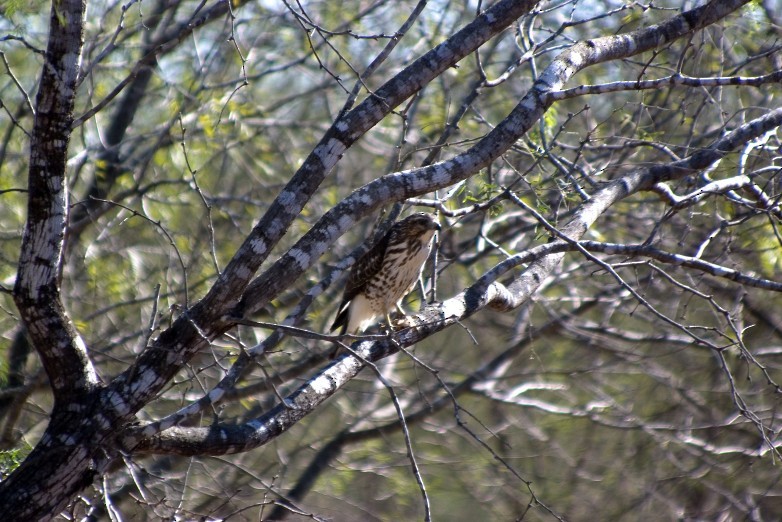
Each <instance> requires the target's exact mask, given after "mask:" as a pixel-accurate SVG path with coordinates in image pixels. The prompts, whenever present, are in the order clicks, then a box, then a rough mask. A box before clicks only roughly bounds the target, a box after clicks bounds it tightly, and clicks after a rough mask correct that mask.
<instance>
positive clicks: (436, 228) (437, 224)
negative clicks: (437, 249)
mask: <svg viewBox="0 0 782 522" xmlns="http://www.w3.org/2000/svg"><path fill="white" fill-rule="evenodd" d="M432 229H434V230H437V231H438V232H439V231H440V230H442V229H443V227H441V226H440V223H438V222H437V221H432Z"/></svg>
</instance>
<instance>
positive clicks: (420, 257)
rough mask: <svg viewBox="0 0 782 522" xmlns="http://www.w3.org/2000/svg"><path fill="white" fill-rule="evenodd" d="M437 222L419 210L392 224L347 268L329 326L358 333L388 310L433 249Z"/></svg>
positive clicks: (410, 284)
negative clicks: (335, 312)
mask: <svg viewBox="0 0 782 522" xmlns="http://www.w3.org/2000/svg"><path fill="white" fill-rule="evenodd" d="M436 230H440V225H439V224H438V223H437V221H435V218H434V216H432V215H431V214H426V213H423V212H419V213H417V214H412V215H410V216H408V217H406V218H405V219H403V220H401V221H398V222H397V223H394V225H393V226H392V227H391V228H390V229H389V231H388V232H387V233H386V235H384V236H383V237H382V239H380V241H378V242H377V244H375V245H374V246H373V247H372V248H371V249H369V251H368V252H367V253H366V254H364V255H363V256H362V257H361V259H359V260H358V261H356V264H354V265H353V268H352V269H351V270H350V275H349V276H348V281H347V284H346V285H345V293H344V295H343V297H342V304H341V305H340V306H339V312H338V313H337V318H336V319H335V320H334V324H332V325H331V331H332V332H333V331H334V330H336V329H337V328H340V327H342V330H341V331H340V334H344V333H346V332H347V333H351V334H355V333H360V332H363V331H364V330H366V329H367V328H368V327H369V326H371V325H372V323H373V322H374V321H375V319H377V318H378V317H381V316H385V318H386V321H387V322H388V325H387V326H388V327H389V328H391V319H390V317H389V313H390V312H391V309H392V308H393V307H394V306H396V307H397V308H399V309H400V311H401V308H400V306H399V303H400V302H401V301H402V299H403V298H404V297H405V296H406V295H407V294H408V293H409V292H410V291H411V290H412V289H413V287H414V286H415V284H416V282H417V281H418V279H419V278H420V277H421V272H422V271H423V268H424V263H426V260H427V258H428V257H429V252H430V251H431V249H432V237H433V236H434V233H435V231H436Z"/></svg>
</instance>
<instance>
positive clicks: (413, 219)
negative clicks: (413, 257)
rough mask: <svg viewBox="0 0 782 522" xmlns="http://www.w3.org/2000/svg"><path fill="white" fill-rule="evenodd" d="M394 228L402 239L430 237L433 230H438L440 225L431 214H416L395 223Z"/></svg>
mask: <svg viewBox="0 0 782 522" xmlns="http://www.w3.org/2000/svg"><path fill="white" fill-rule="evenodd" d="M394 228H395V229H396V230H397V231H398V232H399V233H400V235H401V236H402V237H421V236H428V237H432V234H434V231H435V230H440V223H438V222H437V220H436V219H435V218H434V216H433V215H432V214H427V213H425V212H417V213H415V214H411V215H409V216H407V217H406V218H405V219H403V220H401V221H399V222H398V223H396V224H395V225H394Z"/></svg>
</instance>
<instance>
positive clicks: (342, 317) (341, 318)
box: [329, 305, 350, 335]
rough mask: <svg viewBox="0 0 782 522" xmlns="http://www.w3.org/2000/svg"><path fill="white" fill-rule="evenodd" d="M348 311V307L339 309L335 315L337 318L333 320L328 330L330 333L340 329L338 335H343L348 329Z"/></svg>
mask: <svg viewBox="0 0 782 522" xmlns="http://www.w3.org/2000/svg"><path fill="white" fill-rule="evenodd" d="M349 311H350V306H348V305H346V306H343V307H342V308H341V309H340V311H339V313H338V314H337V318H336V319H334V323H332V325H331V329H330V330H329V331H330V332H333V331H334V330H336V329H337V328H339V327H342V329H341V330H340V331H339V335H345V332H346V331H347V329H348V319H349V317H350V314H349Z"/></svg>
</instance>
